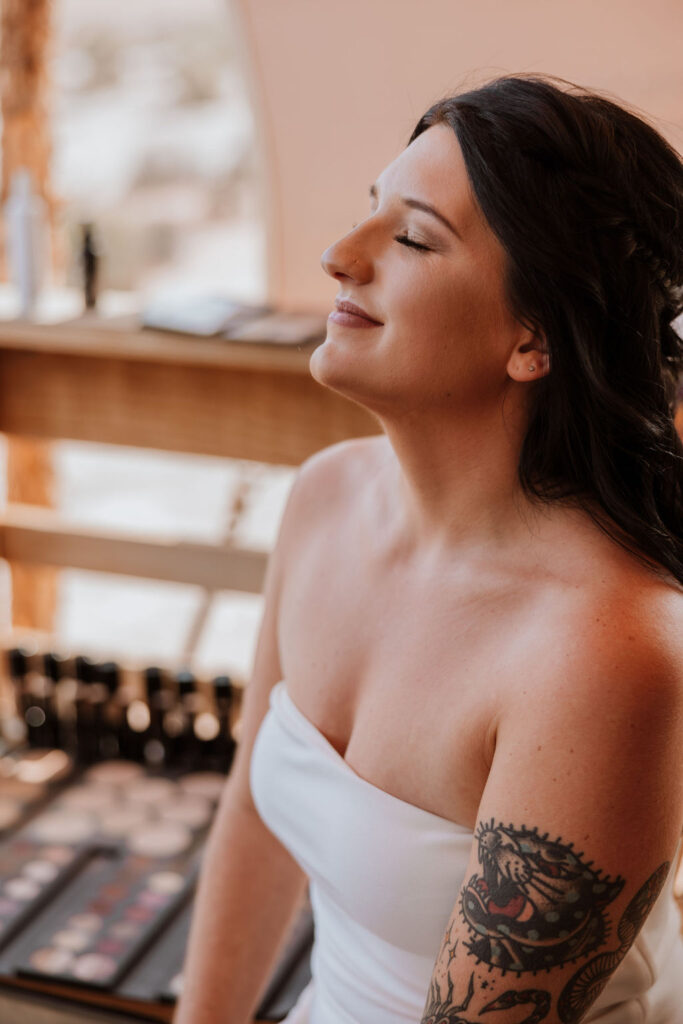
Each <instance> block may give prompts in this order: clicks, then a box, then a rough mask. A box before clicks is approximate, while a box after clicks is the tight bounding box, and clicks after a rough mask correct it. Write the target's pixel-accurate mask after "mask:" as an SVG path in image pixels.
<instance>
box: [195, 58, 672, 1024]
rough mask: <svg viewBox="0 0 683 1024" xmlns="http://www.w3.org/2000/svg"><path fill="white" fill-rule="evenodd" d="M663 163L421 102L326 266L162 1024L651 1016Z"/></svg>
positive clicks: (555, 115)
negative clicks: (230, 725)
mask: <svg viewBox="0 0 683 1024" xmlns="http://www.w3.org/2000/svg"><path fill="white" fill-rule="evenodd" d="M682 222H683V165H682V163H681V160H680V158H679V156H678V155H677V154H676V153H675V151H674V150H673V149H672V148H671V147H670V146H669V145H668V144H667V143H666V142H665V140H664V139H663V138H662V137H661V136H660V135H659V134H658V133H657V132H656V131H655V130H654V129H653V128H652V127H651V126H650V125H648V124H647V123H646V122H645V121H644V120H643V119H642V118H641V117H638V116H636V115H635V114H633V113H631V112H629V111H628V110H626V109H625V108H624V107H622V106H619V105H617V104H616V103H614V102H612V101H609V100H607V99H605V98H603V97H601V96H599V95H596V94H593V93H589V92H587V91H585V90H582V89H579V88H578V87H575V86H571V84H570V83H564V82H562V81H561V80H559V79H554V78H551V77H549V76H541V75H528V74H527V75H508V76H504V77H502V78H498V79H494V80H493V81H491V82H489V83H487V84H486V85H484V86H483V87H481V88H479V89H476V90H474V91H471V92H469V93H464V94H459V95H456V96H453V97H449V98H447V99H443V100H440V101H438V102H437V103H435V104H434V105H433V106H432V107H431V108H430V109H429V110H428V111H427V112H426V113H425V114H424V116H423V117H422V118H421V119H420V121H419V122H418V124H417V126H416V128H415V130H414V131H413V133H412V136H411V139H410V141H409V145H408V146H407V147H406V148H405V149H404V150H403V151H402V152H401V153H400V154H399V155H398V157H397V158H396V159H395V160H394V161H393V162H392V163H391V164H389V166H388V167H386V168H385V169H384V170H383V171H382V173H381V174H380V175H379V177H378V178H377V180H376V181H375V183H374V184H373V185H372V186H371V188H370V206H369V210H368V213H367V215H366V216H364V217H363V218H362V219H361V220H360V221H359V222H358V223H357V224H355V225H354V226H353V227H352V228H351V229H350V230H349V232H348V233H347V234H346V235H345V236H344V237H343V238H341V239H340V240H338V241H337V242H335V243H334V244H333V245H331V246H330V247H329V248H328V249H327V250H326V251H325V252H324V253H323V256H322V266H323V269H324V270H325V272H326V273H327V274H328V275H329V276H330V277H331V278H332V279H333V280H334V281H335V282H336V285H337V296H336V299H335V309H334V310H333V311H332V313H331V314H330V317H329V322H328V333H327V338H326V339H325V341H324V343H323V344H321V345H320V346H319V347H318V348H317V349H316V350H315V351H314V353H313V355H312V357H311V362H310V370H311V373H312V375H313V377H314V378H315V379H316V380H317V381H319V382H320V384H321V385H323V386H325V387H328V388H331V389H332V390H334V391H336V392H339V393H341V394H343V395H345V396H347V397H348V398H349V399H351V400H352V401H354V402H357V403H360V404H361V405H363V406H364V407H365V408H367V409H369V410H370V411H371V412H372V413H373V414H374V416H375V417H376V419H377V422H378V430H381V433H379V434H378V436H377V437H375V438H370V439H362V440H354V441H349V442H344V443H342V444H339V445H335V446H333V447H331V448H328V449H326V450H324V451H322V452H320V453H318V454H316V455H315V456H314V457H312V458H311V459H309V460H308V461H307V462H306V463H305V464H304V465H303V466H302V468H301V470H300V472H299V474H298V476H297V479H296V482H295V485H294V487H293V490H292V492H291V496H290V499H289V503H288V505H287V509H286V511H285V514H284V517H283V520H282V525H281V529H280V536H279V539H278V543H277V547H276V549H275V551H274V553H273V555H272V557H271V560H270V564H269V569H268V574H267V581H266V589H265V602H266V603H265V612H264V617H263V622H262V627H261V633H260V637H259V643H258V648H257V654H256V659H255V663H254V672H253V678H252V680H251V682H250V684H249V687H248V693H247V696H246V700H245V710H244V720H243V740H242V744H241V749H240V751H239V754H238V757H237V762H236V766H235V768H234V770H233V772H232V774H231V776H230V778H229V780H228V783H227V785H226V789H225V794H224V798H223V801H222V805H221V809H220V811H219V813H218V817H217V820H216V822H215V825H214V828H213V831H212V835H211V838H210V841H209V844H208V849H207V852H206V857H205V861H204V866H203V871H202V878H201V882H200V886H199V892H198V898H197V904H196V909H195V914H194V919H193V926H192V932H191V939H190V947H189V953H188V959H187V970H186V987H185V993H184V996H183V998H182V1000H181V1003H180V1007H179V1010H178V1015H177V1017H176V1021H177V1022H178V1024H190V1022H191V1024H214V1022H215V1024H218V1022H219V1021H221V1022H227V1021H229V1022H231V1024H246V1022H247V1021H248V1020H250V1019H251V1017H252V1015H253V1013H254V1011H255V1008H256V1006H257V1005H258V999H259V996H260V994H261V993H262V991H263V988H264V986H265V984H266V982H267V979H268V977H269V974H270V972H271V971H272V968H273V965H274V963H275V960H276V958H277V954H278V951H279V949H280V948H281V944H282V941H283V936H284V934H285V931H286V928H287V926H288V924H289V922H290V921H291V919H292V914H293V912H294V910H295V908H296V906H297V904H298V901H299V900H300V898H301V895H302V892H303V891H304V889H305V887H306V886H307V885H308V884H309V882H310V891H311V900H312V903H313V909H314V917H315V925H316V947H315V951H314V956H313V961H312V970H313V978H312V980H311V982H310V984H309V986H308V987H307V989H306V991H305V992H304V994H303V995H302V997H301V998H300V1000H299V1003H298V1004H297V1007H296V1008H295V1009H294V1010H293V1011H292V1013H291V1014H290V1017H288V1021H290V1024H293V1022H296V1024H300V1022H310V1024H339V1022H355V1024H396V1022H405V1024H409V1022H410V1024H415V1022H417V1021H418V1020H420V1019H421V1020H422V1021H423V1024H427V1022H429V1024H431V1022H444V1024H446V1022H450V1024H473V1022H475V1021H478V1020H480V1014H483V1015H484V1017H483V1019H485V1020H486V1021H490V1022H491V1024H521V1022H522V1021H524V1022H529V1024H535V1022H538V1021H546V1022H547V1024H559V1022H562V1024H578V1022H579V1021H592V1020H597V1019H599V1020H600V1021H601V1022H603V1024H630V1022H631V1021H633V1022H636V1021H637V1022H638V1024H641V1022H642V1024H661V1022H662V1021H667V1022H668V1024H680V1022H681V1021H683V944H682V943H681V939H680V937H679V928H680V919H679V915H678V911H677V909H676V907H675V904H674V901H673V896H672V883H673V874H674V867H675V861H676V857H677V844H678V839H679V836H680V833H681V826H682V824H683V771H682V768H683V765H682V764H681V750H682V749H683V743H682V741H683V714H682V708H683V600H682V594H683V589H682V586H681V585H682V584H683V494H682V477H683V473H682V469H683V448H682V446H681V442H680V441H679V439H678V437H677V435H676V432H675V430H674V423H673V418H674V395H675V389H676V380H677V376H678V374H679V373H680V370H681V367H682V364H683V346H682V344H681V340H680V338H679V337H678V336H677V334H676V333H675V332H674V330H673V328H672V327H671V322H672V320H673V319H674V318H675V317H676V316H677V315H678V314H679V313H680V312H681V311H682V310H683V292H682V290H681V285H682V284H683V242H682V240H681V223H682Z"/></svg>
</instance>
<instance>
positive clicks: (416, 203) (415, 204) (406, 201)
mask: <svg viewBox="0 0 683 1024" xmlns="http://www.w3.org/2000/svg"><path fill="white" fill-rule="evenodd" d="M369 193H370V198H371V199H377V185H371V186H370V189H369ZM400 201H401V202H402V203H403V205H404V206H410V207H411V208H412V209H414V210H423V211H424V212H425V213H431V215H432V216H433V217H436V219H437V220H440V221H441V223H442V224H444V225H445V226H446V227H447V228H448V230H449V231H452V232H453V234H454V235H455V236H456V237H457V238H459V239H460V240H461V241H462V235H461V234H460V232H459V231H456V229H455V228H454V227H453V225H452V224H451V222H450V221H449V220H447V218H446V217H444V215H443V214H442V213H439V211H438V210H436V209H434V207H433V206H430V205H429V203H423V202H422V200H421V199H411V198H410V197H409V196H400Z"/></svg>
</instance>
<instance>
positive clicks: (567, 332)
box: [409, 73, 683, 584]
mask: <svg viewBox="0 0 683 1024" xmlns="http://www.w3.org/2000/svg"><path fill="white" fill-rule="evenodd" d="M567 87H568V88H567ZM442 123H445V124H447V125H449V126H450V127H451V128H452V129H453V131H454V132H455V134H456V136H457V138H458V142H459V144H460V148H461V150H462V153H463V157H464V160H465V164H466V167H467V171H468V175H469V178H470V181H471V184H472V187H473V191H474V193H475V195H476V198H477V202H478V204H479V206H480V208H481V210H482V213H483V214H484V217H485V218H486V220H487V222H488V224H489V226H490V228H491V229H492V231H493V232H494V234H495V235H496V236H497V238H498V240H499V241H500V243H501V245H502V246H503V248H504V250H505V253H506V269H505V293H506V298H507V302H508V304H509V307H510V310H511V312H512V314H513V315H514V316H515V317H516V318H517V319H518V320H519V321H520V322H521V323H523V324H524V325H526V326H529V327H532V328H534V329H536V330H539V331H540V332H541V333H542V334H543V335H544V336H545V339H546V343H547V345H548V350H549V355H550V372H549V373H548V374H547V375H546V376H544V377H543V378H541V379H540V380H539V381H537V382H535V383H534V384H533V389H534V393H533V395H532V396H531V408H530V417H529V422H528V427H527V431H526V434H525V437H524V440H523V443H522V448H521V452H520V459H519V465H518V474H519V479H520V482H521V484H522V486H523V488H524V490H525V492H526V493H527V494H528V495H530V496H531V497H533V498H535V499H538V500H541V501H545V502H549V501H565V502H570V503H574V504H578V505H580V507H582V508H584V509H585V511H586V512H587V513H588V514H589V515H590V516H591V517H592V519H593V520H594V521H595V522H596V523H597V524H598V526H599V527H600V528H601V529H602V530H603V531H605V532H606V533H607V534H608V535H609V536H610V537H611V538H612V539H613V540H615V541H617V542H618V543H619V544H621V545H622V546H623V547H625V548H627V549H628V550H629V551H631V552H632V553H633V554H635V555H636V557H638V558H640V559H641V560H642V561H644V562H645V563H646V564H647V565H649V566H650V567H651V568H652V569H653V570H654V571H656V572H659V573H661V574H663V575H664V576H665V577H666V578H668V579H669V581H670V582H673V581H672V580H671V577H673V578H674V579H675V580H677V581H678V582H679V583H681V584H683V445H682V444H681V441H680V439H679V437H678V435H677V433H676V430H675V428H674V406H675V401H676V390H677V383H678V381H679V379H680V377H681V373H682V371H683V340H682V338H681V337H680V336H679V334H678V333H677V331H676V330H675V328H674V326H673V321H674V320H675V319H676V318H677V317H678V316H680V315H681V313H683V162H682V161H681V158H680V156H679V155H678V154H677V153H676V151H675V150H674V149H673V148H672V147H671V146H670V145H669V143H668V142H667V141H666V140H665V139H664V138H663V137H662V136H661V135H660V134H659V132H658V131H657V130H656V129H655V128H654V127H652V126H651V125H650V124H649V123H648V122H647V121H646V120H645V119H644V118H643V117H642V116H638V115H636V114H635V113H633V112H631V111H629V110H627V109H626V108H625V107H624V106H623V105H620V104H617V103H615V102H613V101H612V100H610V99H608V98H606V97H605V96H604V95H600V94H598V93H595V92H589V91H588V90H586V89H583V88H581V87H580V86H577V85H575V84H574V83H571V82H566V81H565V80H564V79H560V78H557V77H556V76H549V75H540V74H534V73H523V74H513V75H505V76H503V77H500V78H496V79H494V80H492V81H490V82H488V83H486V84H485V85H483V86H481V87H480V88H477V89H474V90H471V91H468V92H464V93H460V94H457V95H455V96H449V97H447V98H445V99H442V100H439V101H438V102H436V103H435V104H434V105H433V106H431V107H430V108H429V110H427V111H426V113H425V114H424V115H423V116H422V117H421V118H420V120H419V121H418V123H417V125H416V127H415V129H414V130H413V132H412V135H411V137H410V139H409V143H410V142H412V141H413V139H415V138H417V136H418V135H420V134H421V133H422V132H423V131H426V130H427V129H428V128H430V127H431V126H432V125H435V124H442Z"/></svg>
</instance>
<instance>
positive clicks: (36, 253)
mask: <svg viewBox="0 0 683 1024" xmlns="http://www.w3.org/2000/svg"><path fill="white" fill-rule="evenodd" d="M5 223H6V227H7V235H6V238H7V257H8V263H9V271H10V278H11V280H12V282H13V283H14V284H15V285H16V286H17V288H18V290H19V302H20V313H19V315H20V316H22V317H30V316H31V314H32V313H33V312H34V310H35V306H36V300H37V298H38V293H39V291H40V286H41V284H42V281H43V275H44V272H45V263H46V249H47V231H46V216H45V203H44V201H43V200H42V199H41V197H40V196H38V195H36V194H35V193H34V192H33V191H32V186H31V174H30V172H29V171H27V170H26V169H21V170H19V171H15V173H14V174H13V175H12V183H11V187H10V195H9V198H8V200H7V202H6V203H5Z"/></svg>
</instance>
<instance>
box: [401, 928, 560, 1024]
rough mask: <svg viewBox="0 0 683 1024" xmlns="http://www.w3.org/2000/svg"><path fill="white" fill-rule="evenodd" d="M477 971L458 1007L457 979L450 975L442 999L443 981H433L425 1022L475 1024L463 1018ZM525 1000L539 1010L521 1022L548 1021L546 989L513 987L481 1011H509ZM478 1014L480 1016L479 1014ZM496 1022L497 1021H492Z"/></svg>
mask: <svg viewBox="0 0 683 1024" xmlns="http://www.w3.org/2000/svg"><path fill="white" fill-rule="evenodd" d="M456 946H457V941H456V943H455V945H454V946H453V947H452V949H451V951H450V952H451V959H452V957H453V954H454V953H455V947H456ZM487 984H488V982H486V981H484V982H481V984H480V988H485V987H486V985H487ZM474 991H475V986H474V971H472V973H471V974H470V980H469V985H468V986H467V995H466V996H465V999H464V1000H463V1002H462V1003H460V1005H459V1006H455V1005H454V1003H453V979H452V978H450V977H449V978H448V991H447V992H446V998H445V999H443V1000H442V999H441V989H440V987H439V983H438V982H437V981H435V980H432V982H431V984H430V986H429V997H428V1000H427V1005H426V1007H425V1010H424V1014H423V1016H422V1021H421V1024H475V1022H474V1021H473V1020H472V1019H471V1018H470V1017H461V1016H460V1014H461V1012H462V1010H467V1008H468V1006H469V1005H470V1002H471V1001H472V996H473V995H474ZM525 1003H532V1004H533V1005H534V1006H535V1009H534V1010H532V1011H531V1014H530V1015H529V1016H528V1017H525V1018H524V1020H522V1021H520V1024H539V1022H540V1021H542V1020H545V1018H546V1017H547V1016H548V1012H549V1010H550V994H549V993H548V992H544V991H543V990H542V989H534V988H526V989H523V990H522V991H519V992H516V991H514V989H509V990H508V991H507V992H503V993H502V995H500V996H498V997H497V998H496V999H492V1000H491V1002H490V1003H487V1004H486V1006H484V1007H482V1009H481V1010H480V1011H479V1013H489V1012H490V1011H492V1010H509V1009H512V1008H513V1007H515V1006H521V1005H523V1004H525ZM479 1013H478V1014H477V1017H478V1016H479ZM491 1024H493V1021H492V1022H491Z"/></svg>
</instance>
